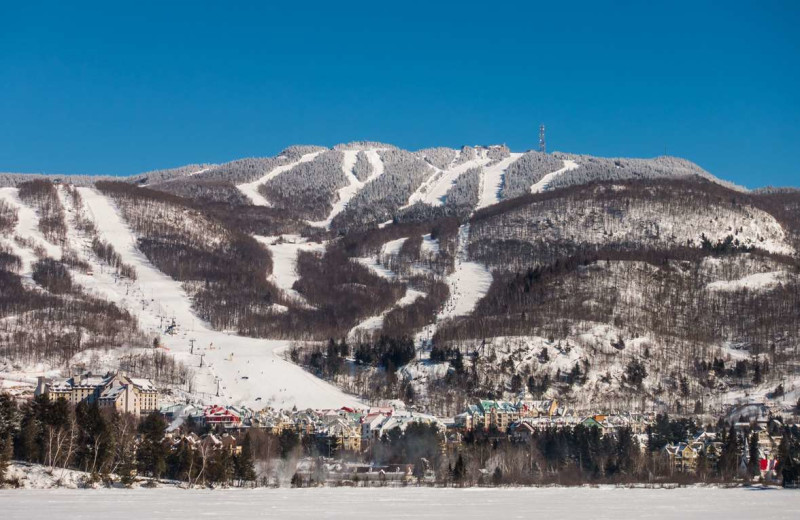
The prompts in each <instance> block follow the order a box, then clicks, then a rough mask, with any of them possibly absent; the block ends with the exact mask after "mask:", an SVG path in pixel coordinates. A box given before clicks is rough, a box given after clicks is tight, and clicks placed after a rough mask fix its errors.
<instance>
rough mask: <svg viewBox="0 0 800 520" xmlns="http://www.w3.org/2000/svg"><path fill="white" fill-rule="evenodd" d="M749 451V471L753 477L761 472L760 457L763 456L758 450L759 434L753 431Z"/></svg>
mask: <svg viewBox="0 0 800 520" xmlns="http://www.w3.org/2000/svg"><path fill="white" fill-rule="evenodd" d="M749 444H750V446H749V453H748V454H747V455H748V458H747V473H748V474H749V475H750V476H751V477H757V476H759V475H760V474H761V466H760V461H759V459H760V458H761V456H760V453H759V450H758V434H757V433H756V432H753V433H752V435H750V440H749Z"/></svg>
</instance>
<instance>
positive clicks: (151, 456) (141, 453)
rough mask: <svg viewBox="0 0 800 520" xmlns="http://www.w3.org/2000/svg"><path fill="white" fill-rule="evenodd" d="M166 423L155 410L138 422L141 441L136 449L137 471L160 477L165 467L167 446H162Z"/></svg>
mask: <svg viewBox="0 0 800 520" xmlns="http://www.w3.org/2000/svg"><path fill="white" fill-rule="evenodd" d="M166 431H167V423H166V421H164V418H163V417H162V416H161V414H159V413H158V412H156V411H153V412H151V413H150V414H149V415H148V416H147V417H145V418H144V420H143V421H142V422H141V424H139V434H140V436H141V442H140V444H139V448H138V450H137V451H136V456H137V462H138V465H139V471H140V472H141V473H145V474H149V475H151V476H153V477H155V478H160V477H161V475H163V474H164V472H165V471H166V469H167V460H166V459H167V448H166V446H164V443H163V440H164V434H165V433H166Z"/></svg>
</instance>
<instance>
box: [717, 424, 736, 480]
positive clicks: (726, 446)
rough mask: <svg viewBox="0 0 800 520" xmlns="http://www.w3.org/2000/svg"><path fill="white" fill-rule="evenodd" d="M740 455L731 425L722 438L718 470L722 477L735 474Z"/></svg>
mask: <svg viewBox="0 0 800 520" xmlns="http://www.w3.org/2000/svg"><path fill="white" fill-rule="evenodd" d="M740 456H741V450H740V448H739V439H738V437H737V435H736V431H735V430H734V429H733V426H731V427H730V430H728V432H727V434H726V435H725V436H724V438H723V439H722V453H720V457H719V472H720V474H721V475H722V477H723V478H724V479H731V478H733V476H734V475H736V471H737V469H738V467H739V457H740Z"/></svg>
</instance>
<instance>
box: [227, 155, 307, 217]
mask: <svg viewBox="0 0 800 520" xmlns="http://www.w3.org/2000/svg"><path fill="white" fill-rule="evenodd" d="M321 153H322V151H318V152H312V153H308V154H305V155H304V156H302V157H300V159H298V160H297V161H295V162H292V163H289V164H284V165H283V166H278V167H277V168H275V169H273V170H271V171H270V172H269V173H267V174H266V175H264V176H263V177H261V178H260V179H257V180H255V181H253V182H247V183H244V184H238V185H237V186H236V187H237V188H239V191H241V192H242V193H244V195H245V196H246V197H247V198H248V199H250V202H252V203H253V205H254V206H271V205H272V204H270V202H269V201H268V200H267V199H265V198H264V196H263V195H261V194H260V193H259V192H258V187H259V186H261V185H262V184H264V183H265V182H267V181H269V180H270V179H273V178H275V177H277V176H278V175H280V174H281V173H283V172H287V171H289V170H291V169H292V168H294V167H295V166H297V165H298V164H300V163H304V162H308V161H313V160H314V158H315V157H316V156H318V155H319V154H321Z"/></svg>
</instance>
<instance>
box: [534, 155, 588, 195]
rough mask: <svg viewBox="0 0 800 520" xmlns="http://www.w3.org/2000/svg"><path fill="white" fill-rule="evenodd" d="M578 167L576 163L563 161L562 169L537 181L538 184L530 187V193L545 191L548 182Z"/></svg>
mask: <svg viewBox="0 0 800 520" xmlns="http://www.w3.org/2000/svg"><path fill="white" fill-rule="evenodd" d="M578 166H579V165H578V163H576V162H575V161H572V160H570V159H565V160H564V167H563V168H561V169H559V170H556V171H554V172H551V173H548V174H547V175H545V176H544V177H542V178H541V180H539V182H537V183H536V184H534V185H533V186H531V193H540V192H543V191H545V190H546V189H547V188H548V187H549V186H550V182H551V181H552V180H553V179H555V178H556V177H558V176H559V175H561V174H562V173H564V172H568V171H570V170H575V169H577V168H578Z"/></svg>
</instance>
